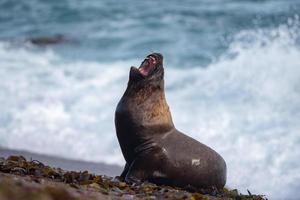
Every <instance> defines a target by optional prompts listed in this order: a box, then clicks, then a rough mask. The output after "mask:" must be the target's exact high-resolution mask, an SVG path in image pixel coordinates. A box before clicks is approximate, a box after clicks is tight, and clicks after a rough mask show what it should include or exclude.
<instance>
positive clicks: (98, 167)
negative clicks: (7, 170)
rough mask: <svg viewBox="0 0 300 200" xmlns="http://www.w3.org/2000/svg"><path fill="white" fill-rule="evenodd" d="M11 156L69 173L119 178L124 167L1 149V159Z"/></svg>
mask: <svg viewBox="0 0 300 200" xmlns="http://www.w3.org/2000/svg"><path fill="white" fill-rule="evenodd" d="M11 155H17V156H19V155H21V156H23V157H25V158H26V159H27V160H38V161H40V162H43V163H45V164H46V165H50V166H52V167H56V168H58V167H59V168H62V169H65V170H69V171H89V172H90V173H94V174H105V175H107V176H117V175H120V173H121V172H122V167H121V166H118V165H109V164H105V163H100V162H99V163H97V162H85V161H78V160H71V159H65V158H59V157H54V156H49V155H43V154H37V153H31V152H28V151H20V150H12V149H5V148H1V147H0V157H8V156H11Z"/></svg>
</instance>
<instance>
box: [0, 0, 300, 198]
mask: <svg viewBox="0 0 300 200" xmlns="http://www.w3.org/2000/svg"><path fill="white" fill-rule="evenodd" d="M299 16H300V1H298V0H252V1H250V0H243V1H241V0H197V1H196V0H195V1H194V0H188V1H178V0H174V1H172V3H171V2H168V1H158V0H152V1H134V0H127V1H116V0H102V1H97V0H89V1H80V0H44V1H42V0H26V1H21V0H0V80H1V81H0V146H1V147H3V148H9V149H17V150H27V151H31V152H35V153H41V154H47V155H53V156H59V157H64V158H69V159H76V160H84V161H96V162H104V163H108V164H116V165H120V166H122V165H123V164H124V159H123V157H122V154H121V151H120V148H119V144H118V141H117V138H116V135H115V128H114V120H113V119H114V111H115V107H116V105H117V103H118V100H119V99H120V98H121V96H122V94H123V92H124V90H125V88H126V84H127V80H128V72H129V68H130V66H131V65H135V66H139V64H140V62H141V61H142V60H143V59H144V57H145V56H146V55H147V54H149V53H151V52H160V53H162V54H163V55H164V63H165V70H166V74H165V84H166V96H167V101H168V104H169V106H170V108H171V112H172V114H173V120H174V123H175V125H176V127H177V128H178V129H179V130H181V131H183V132H185V133H188V134H189V135H190V136H192V137H194V138H195V139H197V140H199V141H201V142H203V143H205V144H207V145H209V146H210V147H212V148H213V149H215V150H216V151H217V152H219V153H220V154H221V155H222V156H223V157H224V158H225V160H226V162H227V167H228V179H227V186H228V187H230V188H238V189H240V190H241V191H242V192H246V189H249V190H250V191H251V192H252V193H261V194H266V195H267V196H268V197H269V198H271V199H275V198H278V199H282V198H284V199H290V198H294V197H295V196H299V195H300V191H299V188H300V161H299V157H300V122H299V121H300V48H299V47H300V32H299V30H300V20H299Z"/></svg>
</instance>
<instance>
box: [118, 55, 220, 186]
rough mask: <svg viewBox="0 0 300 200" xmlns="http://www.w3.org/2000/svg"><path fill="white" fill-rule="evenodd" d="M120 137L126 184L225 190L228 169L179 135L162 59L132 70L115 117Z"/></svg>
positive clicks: (215, 155)
mask: <svg viewBox="0 0 300 200" xmlns="http://www.w3.org/2000/svg"><path fill="white" fill-rule="evenodd" d="M115 126H116V132H117V137H118V140H119V143H120V146H121V150H122V153H123V156H124V158H125V160H126V165H125V168H124V170H123V172H122V174H121V177H122V178H124V179H125V181H127V182H137V181H150V182H153V183H157V184H166V185H172V186H179V187H186V186H193V187H197V188H211V187H217V188H222V187H224V185H225V183H226V163H225V161H224V159H223V158H222V157H221V156H220V155H219V154H218V153H216V152H215V151H214V150H212V149H211V148H209V147H208V146H206V145H204V144H202V143H200V142H198V141H196V140H194V139H193V138H191V137H189V136H187V135H185V134H183V133H181V132H180V131H178V130H177V129H176V128H175V127H174V124H173V121H172V117H171V113H170V110H169V106H168V104H167V102H166V99H165V93H164V68H163V56H162V55H161V54H159V53H153V54H150V55H148V56H147V57H146V58H145V60H144V61H143V62H142V64H141V65H140V67H139V68H136V67H131V69H130V75H129V81H128V85H127V89H126V91H125V93H124V95H123V97H122V98H121V100H120V102H119V103H118V106H117V109H116V112H115Z"/></svg>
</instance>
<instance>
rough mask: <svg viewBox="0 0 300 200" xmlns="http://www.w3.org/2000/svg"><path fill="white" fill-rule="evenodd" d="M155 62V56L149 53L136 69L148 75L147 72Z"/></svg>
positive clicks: (152, 67)
mask: <svg viewBox="0 0 300 200" xmlns="http://www.w3.org/2000/svg"><path fill="white" fill-rule="evenodd" d="M157 62H158V61H157V59H156V58H155V56H153V55H149V56H147V57H146V58H145V60H144V61H143V62H142V64H141V66H140V67H139V68H138V70H139V72H140V73H141V74H142V75H143V76H148V75H149V73H150V72H151V71H152V69H154V67H155V65H156V64H157Z"/></svg>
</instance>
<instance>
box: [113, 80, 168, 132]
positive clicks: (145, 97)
mask: <svg viewBox="0 0 300 200" xmlns="http://www.w3.org/2000/svg"><path fill="white" fill-rule="evenodd" d="M155 83H156V84H151V83H150V84H128V87H127V89H126V91H125V93H124V95H123V97H122V99H121V101H120V105H122V106H121V108H122V111H121V109H119V108H120V107H119V106H118V109H117V111H118V112H125V113H127V115H128V117H129V118H130V119H131V120H132V122H133V123H134V124H135V126H137V127H144V128H145V129H151V130H153V131H154V130H155V128H154V127H157V126H160V127H164V129H166V130H167V129H171V128H174V125H173V121H172V117H171V113H170V110H169V106H168V104H167V101H166V98H165V91H164V81H163V80H161V81H159V82H155Z"/></svg>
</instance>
